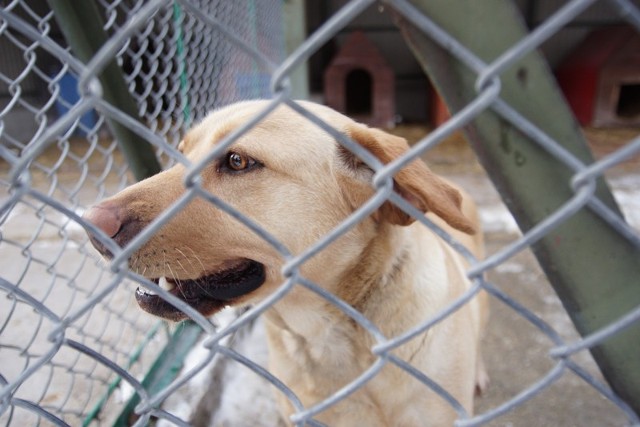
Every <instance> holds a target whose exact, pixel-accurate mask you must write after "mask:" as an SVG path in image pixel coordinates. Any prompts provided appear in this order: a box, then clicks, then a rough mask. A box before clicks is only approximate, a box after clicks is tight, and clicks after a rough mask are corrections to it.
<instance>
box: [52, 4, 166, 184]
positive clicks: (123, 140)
mask: <svg viewBox="0 0 640 427" xmlns="http://www.w3.org/2000/svg"><path fill="white" fill-rule="evenodd" d="M49 5H50V6H51V9H52V10H53V11H54V14H55V18H56V20H57V21H58V23H59V25H60V30H61V31H62V32H63V34H64V36H65V39H66V40H67V43H69V46H70V47H71V49H72V51H73V53H74V54H75V55H76V56H77V57H78V58H79V59H80V60H81V61H83V62H85V63H86V62H88V61H89V60H90V59H91V58H92V57H93V55H94V54H95V53H96V52H97V51H98V50H99V49H100V48H101V47H102V45H104V43H106V41H107V38H108V37H107V34H106V32H105V30H104V23H103V20H102V17H101V15H100V11H99V10H98V8H97V6H96V4H95V3H94V1H93V0H83V1H73V0H49ZM98 78H99V79H100V83H101V84H102V89H103V92H104V94H103V96H104V99H105V100H106V101H107V102H109V103H110V104H112V105H114V106H116V107H118V108H119V109H120V110H122V111H123V112H124V113H125V114H127V115H129V116H131V117H135V118H138V110H137V108H136V103H135V101H134V100H133V98H132V97H131V94H130V93H129V91H128V89H127V85H126V82H125V80H124V77H123V76H122V70H121V69H120V67H119V66H118V64H117V63H116V61H115V59H114V60H112V61H111V62H110V63H109V65H108V66H107V67H105V69H104V72H102V73H101V74H100V76H99V77H98ZM107 124H108V125H109V128H110V129H111V131H112V132H113V136H114V137H115V138H116V140H117V141H118V145H119V147H120V149H121V150H122V153H123V154H124V156H125V158H126V160H127V163H128V165H129V167H130V168H131V170H132V171H133V174H134V176H135V178H136V180H138V181H140V180H142V179H144V178H147V177H149V176H151V175H155V174H156V173H158V172H160V170H161V167H160V163H159V162H158V159H157V158H156V156H155V154H154V152H153V148H152V147H151V145H150V144H149V143H148V142H147V141H145V140H144V139H143V138H141V137H140V136H138V135H137V134H135V133H134V132H132V131H131V130H130V129H128V128H127V127H125V126H123V125H122V124H121V123H119V122H117V121H116V120H112V119H107Z"/></svg>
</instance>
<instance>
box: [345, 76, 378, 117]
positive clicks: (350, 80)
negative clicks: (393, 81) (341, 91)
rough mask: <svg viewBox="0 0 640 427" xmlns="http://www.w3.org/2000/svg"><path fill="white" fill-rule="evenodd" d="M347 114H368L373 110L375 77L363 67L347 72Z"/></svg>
mask: <svg viewBox="0 0 640 427" xmlns="http://www.w3.org/2000/svg"><path fill="white" fill-rule="evenodd" d="M345 91H346V100H345V102H346V109H347V111H346V112H347V115H354V116H368V115H371V113H372V111H373V100H372V97H373V95H372V94H373V79H372V77H371V74H369V72H367V71H366V70H363V69H355V70H353V71H350V72H349V74H347V78H346V81H345Z"/></svg>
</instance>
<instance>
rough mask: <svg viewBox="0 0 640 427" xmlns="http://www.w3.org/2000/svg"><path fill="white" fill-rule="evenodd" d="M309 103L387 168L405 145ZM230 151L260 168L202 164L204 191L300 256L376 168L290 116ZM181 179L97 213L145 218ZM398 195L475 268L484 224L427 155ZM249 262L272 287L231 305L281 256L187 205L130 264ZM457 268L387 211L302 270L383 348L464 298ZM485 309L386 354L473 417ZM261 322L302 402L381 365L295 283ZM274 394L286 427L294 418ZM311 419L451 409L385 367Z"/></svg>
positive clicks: (361, 337)
mask: <svg viewBox="0 0 640 427" xmlns="http://www.w3.org/2000/svg"><path fill="white" fill-rule="evenodd" d="M265 105H266V104H265V103H264V102H260V101H255V102H245V103H240V104H235V105H233V106H230V107H227V108H224V109H222V110H219V111H217V112H214V113H212V114H211V115H209V116H208V117H207V118H205V119H204V120H203V121H202V122H201V123H200V124H198V125H197V126H196V127H195V128H194V129H193V130H191V131H190V132H189V133H188V135H187V136H186V137H185V139H184V141H183V142H182V144H181V146H180V149H181V150H182V151H183V152H184V154H185V156H186V157H187V158H189V159H190V160H191V161H192V162H194V163H195V162H197V161H198V160H199V159H201V158H202V157H203V156H205V155H206V154H207V153H209V152H210V151H211V149H212V148H213V147H214V146H215V144H217V143H218V142H219V141H220V140H221V139H222V138H223V137H224V136H225V135H227V134H229V132H232V131H233V130H235V129H237V128H238V126H240V125H241V124H242V123H244V122H245V121H246V120H248V119H250V118H251V117H253V116H254V115H255V114H256V113H258V112H259V111H260V110H261V109H262V108H264V106H265ZM302 105H303V106H304V108H307V109H309V110H311V111H312V112H313V113H314V114H316V115H318V116H319V117H320V118H322V119H323V120H324V121H326V122H327V123H328V124H330V125H331V126H333V127H334V128H336V129H338V130H340V131H342V132H343V133H344V134H346V135H349V136H350V137H351V138H353V139H354V140H355V142H357V143H359V144H361V145H362V146H364V147H366V148H367V149H369V150H370V151H371V152H372V153H373V154H374V155H375V156H376V157H378V158H379V159H380V160H381V161H382V162H383V163H388V162H390V161H392V160H393V159H394V158H397V157H398V156H399V155H401V154H402V153H403V152H404V151H406V149H407V148H408V147H407V145H406V142H405V141H404V140H402V139H400V138H397V137H393V136H391V135H388V134H386V133H384V132H382V131H378V130H374V129H370V128H367V127H366V126H364V125H360V124H357V123H355V122H353V121H351V120H350V119H348V118H346V117H344V116H343V115H341V114H338V113H337V112H335V111H332V110H330V109H328V108H326V107H323V106H319V105H316V104H311V103H303V104H302ZM230 151H235V152H238V153H241V154H243V155H246V156H248V157H249V158H251V159H255V160H257V161H259V162H260V163H261V164H263V165H264V166H261V167H259V168H256V169H255V170H252V171H247V172H246V173H239V174H225V173H221V172H220V171H219V170H217V169H216V167H215V166H214V165H210V166H207V167H206V168H205V169H204V171H203V173H202V183H203V187H204V188H205V189H207V190H208V191H209V192H211V193H212V194H213V195H215V196H216V197H219V198H220V199H222V200H224V201H226V202H227V203H229V204H230V205H232V206H234V207H235V208H236V209H238V210H239V211H240V212H242V213H244V214H245V215H247V216H249V217H250V218H252V220H253V221H255V222H256V223H257V224H259V225H260V226H261V227H264V228H265V229H266V230H267V231H268V232H269V233H271V235H273V236H275V237H276V238H277V239H278V240H279V241H280V242H282V244H284V245H285V246H286V247H287V248H288V250H289V251H290V252H291V253H292V254H294V255H297V254H301V253H303V252H304V251H305V250H306V249H308V248H309V247H310V246H311V245H313V244H314V243H315V242H317V241H318V239H320V238H322V237H323V236H324V235H326V234H327V233H329V232H330V231H331V230H332V229H334V228H335V227H336V226H337V225H338V224H340V223H341V222H342V221H343V220H344V219H345V218H346V217H347V216H349V215H350V214H351V213H353V211H354V210H355V209H357V208H358V207H359V206H360V204H361V203H363V202H365V201H366V200H367V199H368V198H370V197H371V196H373V194H374V191H373V189H372V188H371V186H370V185H369V182H368V181H369V180H370V179H371V176H372V175H373V173H372V172H371V171H370V170H369V169H368V168H367V167H366V166H365V165H364V164H363V163H362V162H361V161H359V160H358V159H357V158H355V157H353V156H351V155H350V154H349V153H348V152H346V151H344V150H342V149H340V148H338V144H337V143H336V141H335V140H334V138H332V137H331V136H330V135H329V134H327V133H326V132H324V131H323V130H322V129H320V128H318V127H317V126H315V125H314V124H312V123H310V122H309V121H308V120H306V119H305V118H303V117H301V116H300V115H298V114H297V113H295V112H294V111H293V110H291V109H289V108H288V107H286V106H282V107H279V108H278V109H277V110H276V111H275V112H274V113H272V114H270V115H269V116H268V117H267V118H266V119H265V120H263V121H262V122H261V123H260V124H258V125H257V126H256V127H255V128H253V129H251V130H250V131H249V132H248V133H246V134H244V135H242V136H241V137H240V138H239V140H238V141H237V142H235V143H234V144H233V145H232V147H231V148H230ZM184 172H185V168H184V167H183V166H181V165H178V166H175V167H173V168H172V169H169V170H168V171H166V172H163V173H161V174H159V175H157V176H155V177H152V178H150V179H148V180H146V181H142V182H141V183H138V184H136V185H134V186H132V187H130V188H128V189H126V190H124V191H123V192H121V193H119V194H118V195H116V196H115V197H113V198H111V199H109V200H107V201H106V202H103V203H104V206H115V205H117V206H118V207H119V208H120V209H125V210H126V212H127V215H130V216H135V217H136V218H137V219H138V220H139V221H142V222H149V221H151V220H153V219H154V218H155V217H157V216H158V215H159V214H160V213H161V212H162V211H163V210H165V209H167V207H169V206H170V205H171V204H172V203H173V202H174V201H175V200H177V199H178V197H179V196H180V195H181V194H183V193H184V191H185V189H184V187H183V176H184ZM395 189H396V191H397V192H398V193H400V194H401V195H402V196H403V197H404V198H405V199H406V200H408V201H409V202H410V203H412V204H413V205H414V206H415V207H417V208H418V209H420V210H422V211H423V212H426V213H427V215H429V216H430V217H431V218H432V219H433V220H434V221H436V222H438V223H439V224H440V225H441V226H442V227H443V228H445V229H446V230H447V231H448V232H449V233H451V234H452V235H454V236H455V237H456V238H457V239H459V241H461V242H462V243H463V244H465V245H466V246H467V247H468V248H469V249H470V250H471V251H472V252H473V253H475V254H476V255H477V256H478V257H482V239H481V234H480V233H479V232H476V233H475V234H473V232H474V230H476V229H477V227H478V222H477V221H478V219H477V215H476V211H475V208H474V205H473V203H472V202H471V201H470V199H469V198H468V196H467V195H465V194H464V193H462V192H461V191H460V190H459V189H457V188H455V187H453V186H452V185H451V184H449V183H447V182H446V181H444V180H443V179H441V178H438V177H437V176H435V175H434V174H432V173H431V172H430V171H429V170H428V169H427V168H426V166H425V165H424V164H423V163H422V162H421V161H420V160H417V161H414V162H412V164H411V165H410V166H409V167H407V168H404V169H403V170H402V172H400V173H398V174H397V175H396V176H395ZM454 227H455V228H454ZM460 230H461V231H460ZM243 258H249V259H252V260H255V261H258V262H260V263H262V264H264V265H265V266H266V267H267V279H266V282H265V283H264V285H262V286H261V287H260V288H259V289H258V290H256V291H254V292H252V293H250V294H248V295H245V296H244V297H242V298H240V299H239V300H238V301H236V303H237V304H251V303H255V302H257V301H260V300H262V299H264V297H265V296H267V295H269V294H271V293H272V292H274V290H276V289H277V288H278V287H279V286H281V285H282V284H283V282H284V281H285V278H284V277H283V276H282V274H281V268H282V267H283V265H284V264H285V260H284V259H283V257H282V256H281V255H280V253H278V251H277V250H275V249H274V248H273V247H272V246H271V245H269V244H268V243H266V242H265V241H263V240H262V239H260V238H259V237H258V236H256V235H255V234H254V233H253V232H251V231H250V230H249V229H248V228H247V227H245V226H243V225H242V224H240V223H239V222H238V221H236V220H235V219H233V218H231V217H230V216H229V215H227V214H225V213H223V212H221V211H220V210H218V209H216V208H215V207H214V206H212V205H211V204H210V203H209V202H207V201H205V200H203V199H200V198H196V199H195V200H193V201H192V202H191V203H189V204H188V205H187V206H186V207H185V209H183V210H182V211H181V212H180V213H179V214H178V215H177V216H176V217H175V218H174V219H172V220H171V221H169V222H168V223H167V224H166V225H165V226H164V227H163V228H162V229H161V230H160V232H159V233H157V234H156V235H155V236H154V237H153V238H152V239H151V240H150V241H149V242H148V243H147V244H145V245H144V246H143V247H142V248H141V249H140V250H139V251H137V252H136V253H135V255H134V256H133V257H132V258H131V260H130V266H131V268H132V269H134V270H137V271H138V272H140V273H142V274H144V275H146V276H148V277H152V278H155V277H158V276H159V275H167V276H170V277H173V278H174V279H175V280H182V279H191V278H197V277H199V276H202V275H204V274H209V273H211V272H212V271H216V270H217V269H221V268H224V267H225V266H228V265H232V264H233V263H234V262H235V261H236V260H238V259H243ZM466 268H467V264H466V262H465V261H464V260H463V259H462V257H461V256H460V255H458V253H456V252H455V251H454V250H452V249H451V248H450V247H449V246H448V245H446V244H445V243H444V242H443V241H442V240H441V239H440V238H439V237H437V236H436V235H435V234H434V233H433V232H432V231H430V230H429V229H427V228H426V227H424V226H423V225H421V224H419V223H417V222H415V221H413V219H412V218H410V217H408V216H407V215H406V214H404V213H403V212H401V211H400V210H399V209H398V208H396V207H394V206H393V205H391V204H390V203H388V202H387V203H385V204H384V205H383V206H382V207H381V208H380V209H378V210H377V211H376V212H375V213H374V214H373V215H371V216H369V217H368V218H366V219H365V220H363V221H362V222H360V223H359V224H358V225H357V226H355V227H354V228H352V229H351V230H350V231H348V232H347V233H346V234H344V235H343V236H341V237H340V238H339V239H337V240H336V241H335V242H333V243H332V244H331V245H330V246H329V247H328V248H327V249H325V250H323V251H322V252H320V253H319V254H317V255H315V256H314V257H312V258H311V259H310V260H309V261H308V262H306V263H304V264H303V265H302V266H301V268H300V272H299V273H300V275H301V276H303V277H305V278H306V279H308V280H310V281H312V282H314V283H316V284H318V285H319V286H322V287H323V288H324V289H326V290H328V291H330V292H332V293H334V294H335V295H337V296H339V297H340V298H342V299H343V300H344V301H345V302H347V303H348V304H350V305H351V306H353V307H355V308H356V309H357V310H359V311H360V312H362V313H363V314H364V315H365V316H366V317H367V318H368V319H369V320H370V321H371V322H372V323H373V324H375V325H376V326H377V327H378V328H379V330H380V331H381V332H382V333H383V334H384V335H385V336H386V337H389V338H391V337H394V336H397V335H399V334H402V333H404V332H406V331H408V330H410V329H411V328H413V327H415V326H416V325H419V324H421V323H423V322H425V321H427V320H428V319H429V318H430V317H431V316H433V315H435V314H437V313H439V312H440V311H441V310H443V309H444V308H445V307H446V306H447V305H448V304H450V303H451V302H453V301H454V300H455V299H456V298H458V297H459V296H460V295H462V294H463V293H464V292H465V291H466V290H467V289H469V287H470V283H469V281H468V280H467V278H466V277H465V269H466ZM484 299H485V298H484V296H483V295H480V296H479V297H476V298H474V299H473V300H472V301H471V302H469V303H468V304H466V305H464V306H463V307H462V308H461V309H459V310H457V311H456V312H455V313H454V314H453V315H451V316H449V317H447V318H446V319H445V320H443V321H442V322H440V323H438V324H436V325H435V326H434V327H432V328H431V329H429V330H428V331H427V332H425V333H423V334H421V335H419V336H418V337H416V338H414V339H413V340H411V341H409V342H408V343H406V344H404V345H403V346H401V347H399V348H397V349H395V350H394V351H393V354H394V355H395V356H397V357H398V358H400V359H402V360H405V361H406V362H408V363H410V364H411V365H412V366H414V367H415V368H416V369H419V370H420V371H422V372H423V373H424V374H425V375H427V376H428V377H429V378H431V379H432V380H434V381H436V382H437V383H438V384H440V385H441V386H442V387H444V388H445V389H446V390H447V391H448V392H449V393H450V394H451V395H452V396H454V397H455V398H456V399H457V400H458V401H459V402H460V403H461V404H462V406H463V407H464V408H465V409H466V410H467V411H468V412H469V413H471V412H472V411H473V396H474V390H475V388H476V385H480V386H481V387H484V385H485V384H486V374H485V373H484V370H483V369H482V364H481V361H480V356H479V341H480V337H481V335H482V328H483V325H484V323H485V319H486V316H487V314H486V313H487V310H486V303H485V302H484ZM204 314H206V315H208V314H211V313H204ZM264 319H265V323H266V327H267V334H268V343H269V353H270V356H269V358H270V362H269V369H270V371H271V372H272V373H273V374H274V375H276V376H277V377H278V378H280V380H282V381H283V382H284V383H285V384H286V385H287V386H289V387H290V388H291V389H292V390H293V391H294V392H295V393H296V395H297V396H298V397H299V398H300V400H301V401H302V402H303V403H304V405H306V406H311V405H314V404H316V403H318V402H319V401H321V400H323V399H325V398H327V397H329V396H331V395H332V393H335V392H336V391H338V390H340V389H341V388H342V387H344V386H345V385H347V384H349V383H350V382H351V381H353V380H354V379H356V378H357V377H358V376H359V375H361V374H362V373H363V372H364V371H366V370H367V369H368V368H369V367H370V366H371V365H372V364H373V363H374V362H375V360H376V357H374V356H373V355H372V353H371V347H372V346H374V345H375V343H376V342H375V340H374V338H373V337H372V336H371V334H370V333H369V332H367V331H366V330H365V329H364V328H362V327H361V326H359V325H358V324H357V323H356V322H354V321H353V320H351V319H350V318H349V317H348V316H346V315H345V314H343V313H342V312H341V311H340V310H338V309H337V308H336V307H334V306H333V305H332V304H330V303H328V302H327V301H325V300H324V299H323V298H321V297H319V296H317V295H316V294H314V293H312V292H310V291H309V290H307V289H305V288H304V287H302V286H300V285H296V286H295V287H294V288H293V289H292V291H291V292H290V293H289V294H288V295H287V296H286V297H285V298H284V299H282V300H281V301H279V302H278V303H277V304H275V305H274V306H273V307H272V308H271V309H269V310H268V311H267V312H266V314H265V316H264ZM278 397H279V401H280V403H281V408H282V412H283V416H284V418H285V419H286V418H287V417H288V415H289V414H290V413H291V412H292V411H293V407H292V406H291V404H290V403H289V402H288V401H287V400H286V399H285V398H284V397H283V396H281V395H279V396H278ZM316 419H318V420H319V421H322V422H324V423H326V424H327V425H329V426H348V427H354V426H368V427H372V426H395V427H399V426H449V425H452V423H453V421H454V420H455V419H456V414H455V412H454V411H453V410H452V409H451V407H450V405H449V404H448V403H446V402H445V401H444V400H443V399H442V398H441V397H439V396H438V395H436V394H435V393H434V392H432V391H431V390H430V389H429V388H428V387H427V386H426V385H424V384H423V383H422V382H421V381H419V380H417V379H415V378H414V377H412V376H411V375H410V374H408V373H406V372H404V371H403V370H401V369H399V368H397V367H395V366H393V365H392V364H387V365H386V366H385V367H384V368H382V370H381V371H380V372H379V373H378V375H376V376H375V377H374V378H373V379H372V380H370V381H369V382H367V383H366V384H365V385H364V386H363V387H362V388H361V389H359V390H358V391H356V392H355V393H353V394H352V395H350V396H348V397H347V398H346V399H344V400H342V401H341V402H339V403H338V404H336V405H334V406H332V407H330V408H329V409H328V410H326V411H325V412H323V413H321V414H319V415H318V416H317V417H316Z"/></svg>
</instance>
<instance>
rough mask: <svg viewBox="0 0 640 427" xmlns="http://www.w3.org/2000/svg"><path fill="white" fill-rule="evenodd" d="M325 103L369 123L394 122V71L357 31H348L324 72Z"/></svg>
mask: <svg viewBox="0 0 640 427" xmlns="http://www.w3.org/2000/svg"><path fill="white" fill-rule="evenodd" d="M324 97H325V103H326V104H327V105H328V106H329V107H332V108H333V109H335V110H337V111H340V112H341V113H344V114H346V115H348V116H350V117H352V118H354V119H355V120H358V121H361V122H364V123H367V124H369V125H371V126H376V127H384V128H390V127H393V126H394V125H395V114H396V110H395V73H394V72H393V70H392V69H391V67H390V66H389V64H387V61H386V60H385V59H384V57H383V56H382V55H381V54H380V52H379V51H378V49H377V48H376V46H375V45H374V44H373V43H372V42H371V41H370V40H369V39H368V38H367V36H366V35H365V34H364V33H363V32H361V31H356V32H354V33H352V34H351V35H350V36H349V37H348V38H347V40H346V41H345V43H344V45H343V46H342V48H341V49H340V51H339V52H338V54H337V55H336V56H335V57H334V58H333V60H332V61H331V64H330V65H329V67H328V68H327V69H326V71H325V73H324Z"/></svg>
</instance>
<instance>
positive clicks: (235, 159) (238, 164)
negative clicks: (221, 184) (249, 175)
mask: <svg viewBox="0 0 640 427" xmlns="http://www.w3.org/2000/svg"><path fill="white" fill-rule="evenodd" d="M257 164H258V163H257V162H256V161H255V160H253V159H252V158H251V157H248V156H245V155H243V154H240V153H235V152H232V153H229V154H227V158H226V162H225V165H224V166H225V168H226V169H228V170H230V171H233V172H241V171H246V170H248V169H251V168H252V167H254V166H256V165H257Z"/></svg>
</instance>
